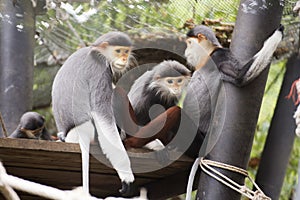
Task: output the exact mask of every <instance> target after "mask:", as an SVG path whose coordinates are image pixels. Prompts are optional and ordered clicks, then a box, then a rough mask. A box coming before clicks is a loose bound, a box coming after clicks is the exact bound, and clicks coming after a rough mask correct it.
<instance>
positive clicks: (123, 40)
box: [52, 32, 134, 193]
mask: <svg viewBox="0 0 300 200" xmlns="http://www.w3.org/2000/svg"><path fill="white" fill-rule="evenodd" d="M131 48H132V42H131V40H130V38H129V37H128V35H126V34H124V33H122V32H109V33H106V34H104V35H102V36H100V37H99V38H98V39H97V40H96V41H95V42H94V43H93V44H92V45H91V46H89V47H84V48H81V49H79V50H77V51H76V52H75V53H73V54H72V55H71V56H70V57H69V58H68V59H67V60H66V62H65V63H64V65H63V66H62V67H61V69H60V70H59V71H58V73H57V75H56V77H55V79H54V82H53V88H52V105H53V115H54V118H55V121H56V125H57V128H58V131H59V132H60V137H61V138H62V139H63V140H64V139H65V141H66V142H79V144H80V148H81V152H82V170H83V171H82V173H83V174H82V176H83V188H84V190H85V191H87V192H88V187H89V181H88V176H89V174H88V171H89V149H90V141H92V140H93V139H94V136H95V135H97V139H96V140H97V141H98V142H99V145H100V148H101V149H102V151H103V153H104V154H105V155H106V157H107V158H108V160H109V161H110V162H111V164H112V166H113V167H114V169H115V170H116V171H117V173H118V175H119V178H120V179H121V181H122V189H121V190H120V192H121V193H127V192H128V191H129V190H130V188H129V185H130V183H132V182H133V181H134V176H133V173H132V170H131V165H130V160H129V157H128V155H127V153H126V150H125V148H124V146H123V144H122V141H121V138H120V136H119V133H118V130H117V127H116V122H115V118H114V116H113V110H112V103H111V100H112V92H113V89H112V78H113V75H114V74H115V73H122V72H124V71H125V70H126V68H127V66H128V60H129V59H130V56H131V54H130V53H131Z"/></svg>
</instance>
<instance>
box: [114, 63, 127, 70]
mask: <svg viewBox="0 0 300 200" xmlns="http://www.w3.org/2000/svg"><path fill="white" fill-rule="evenodd" d="M114 68H116V69H117V70H122V69H124V68H126V65H125V64H114Z"/></svg>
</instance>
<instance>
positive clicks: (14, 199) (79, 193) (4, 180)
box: [0, 162, 147, 200]
mask: <svg viewBox="0 0 300 200" xmlns="http://www.w3.org/2000/svg"><path fill="white" fill-rule="evenodd" d="M12 188H14V189H16V190H20V191H23V192H26V193H30V194H33V195H37V196H40V197H44V198H47V199H54V200H82V199H84V200H102V199H98V198H96V197H92V196H91V195H90V194H88V193H85V192H84V191H83V189H82V187H78V188H75V189H74V190H67V191H64V190H59V189H56V188H53V187H49V186H45V185H41V184H38V183H34V182H31V181H27V180H24V179H21V178H18V177H15V176H11V175H8V174H7V173H6V170H5V168H4V167H3V165H2V163H1V162H0V192H2V194H3V195H4V196H5V198H6V199H7V200H20V198H19V197H18V195H17V194H16V193H15V191H14V190H13V189H12ZM104 200H125V198H115V197H108V198H106V199H104ZM127 200H128V199H127ZM132 200H147V194H146V191H145V189H142V190H141V194H140V197H136V198H132Z"/></svg>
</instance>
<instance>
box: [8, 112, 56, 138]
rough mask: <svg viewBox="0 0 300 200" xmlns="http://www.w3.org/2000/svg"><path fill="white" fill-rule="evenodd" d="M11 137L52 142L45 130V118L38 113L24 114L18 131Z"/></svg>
mask: <svg viewBox="0 0 300 200" xmlns="http://www.w3.org/2000/svg"><path fill="white" fill-rule="evenodd" d="M9 137H10V138H27V139H43V140H52V138H51V135H50V134H49V133H48V131H47V130H46V128H45V118H44V117H43V116H42V115H40V114H39V113H36V112H26V113H24V114H23V115H22V117H21V119H20V123H19V125H18V127H17V129H16V130H15V131H14V132H13V133H12V134H11V135H10V136H9Z"/></svg>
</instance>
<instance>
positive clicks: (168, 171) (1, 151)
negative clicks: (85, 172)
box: [0, 138, 192, 200]
mask: <svg viewBox="0 0 300 200" xmlns="http://www.w3.org/2000/svg"><path fill="white" fill-rule="evenodd" d="M91 152H92V154H93V155H92V156H91V159H90V191H91V193H92V194H93V195H95V196H97V197H106V196H118V195H119V193H118V189H119V188H120V187H121V184H120V180H119V178H118V176H117V173H116V171H115V170H114V169H112V168H111V167H109V166H106V165H105V164H103V162H100V161H99V160H98V159H96V158H95V157H97V158H100V159H101V160H102V159H105V156H104V155H103V154H102V152H101V151H100V149H99V147H98V146H97V145H92V146H91ZM128 154H129V156H130V160H131V163H132V166H136V167H138V168H141V169H144V170H146V172H142V173H135V177H136V181H135V185H136V186H137V187H146V188H147V189H148V190H149V194H154V193H155V190H156V189H157V187H159V185H160V182H161V183H162V184H163V187H164V188H165V190H164V191H161V192H160V193H159V194H156V195H154V197H155V199H157V198H158V196H162V197H164V198H165V197H170V195H171V196H173V195H174V194H178V193H182V192H184V190H185V185H186V180H187V174H188V173H187V172H188V170H189V169H190V167H191V165H192V160H191V159H189V158H187V157H180V159H177V158H178V157H179V154H178V153H176V152H174V153H173V152H172V153H171V154H170V160H171V161H173V163H172V164H170V165H168V166H167V167H161V164H160V163H159V162H158V161H157V160H156V159H155V155H154V154H153V153H151V152H150V151H147V150H144V149H130V150H129V152H128ZM0 159H1V160H2V162H3V164H4V166H5V167H6V169H7V172H8V173H9V174H11V175H14V176H18V177H20V178H24V179H26V180H31V181H34V182H37V183H41V184H45V185H49V186H53V187H56V188H60V189H72V188H74V187H76V186H80V185H81V152H80V148H79V145H78V144H70V143H62V142H49V141H39V140H26V139H10V138H0ZM152 168H157V170H155V171H154V170H152V171H151V169H152ZM160 168H161V169H160ZM147 169H149V172H147ZM177 177H178V178H177ZM175 180H177V182H176V181H175ZM178 181H179V182H178ZM174 184H175V185H176V187H174ZM173 187H174V188H175V190H173V189H172V188H173ZM171 191H173V192H171ZM20 195H21V198H22V199H26V200H27V199H36V198H35V197H31V196H30V195H28V194H24V193H20ZM0 199H1V197H0Z"/></svg>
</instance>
